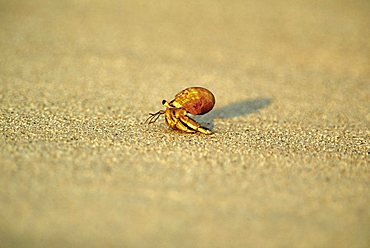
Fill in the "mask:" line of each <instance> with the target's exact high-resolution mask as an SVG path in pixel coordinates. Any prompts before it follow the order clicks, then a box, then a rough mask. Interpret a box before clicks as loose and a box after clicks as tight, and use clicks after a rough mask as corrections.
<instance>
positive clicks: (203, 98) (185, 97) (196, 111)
mask: <svg viewBox="0 0 370 248" xmlns="http://www.w3.org/2000/svg"><path fill="white" fill-rule="evenodd" d="M171 104H172V105H173V106H175V107H176V108H183V109H185V110H186V111H187V112H189V113H190V114H192V115H203V114H205V113H208V112H209V111H211V109H212V108H213V106H214V105H215V97H214V95H213V94H212V92H210V91H209V90H207V89H205V88H202V87H190V88H187V89H184V90H182V91H181V92H179V93H177V94H176V96H175V99H174V100H172V101H171Z"/></svg>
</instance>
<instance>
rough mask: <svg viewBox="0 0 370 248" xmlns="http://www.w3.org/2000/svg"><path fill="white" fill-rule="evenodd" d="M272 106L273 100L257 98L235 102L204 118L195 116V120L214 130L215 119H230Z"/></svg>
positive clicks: (217, 109)
mask: <svg viewBox="0 0 370 248" xmlns="http://www.w3.org/2000/svg"><path fill="white" fill-rule="evenodd" d="M270 104H271V98H257V99H252V100H243V101H240V102H234V103H231V104H229V105H226V106H224V107H221V108H216V109H215V110H213V111H211V112H210V113H209V114H206V115H204V116H194V119H195V120H196V121H198V122H200V123H201V124H203V125H205V126H206V127H207V128H209V129H211V130H213V129H214V120H215V119H229V118H234V117H240V116H245V115H248V114H252V113H255V112H257V111H259V110H260V109H263V108H266V107H267V106H268V105H270Z"/></svg>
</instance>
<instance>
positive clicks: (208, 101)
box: [146, 87, 215, 134]
mask: <svg viewBox="0 0 370 248" xmlns="http://www.w3.org/2000/svg"><path fill="white" fill-rule="evenodd" d="M162 104H163V105H164V106H165V107H166V109H165V110H159V111H158V112H156V113H149V115H150V116H149V118H148V119H147V120H146V122H148V124H151V123H154V122H156V121H157V120H158V118H159V117H160V116H161V115H163V114H164V116H165V121H166V124H167V125H168V126H169V127H170V128H172V129H175V130H181V131H184V132H187V133H195V132H201V133H204V134H211V133H212V132H211V131H210V130H209V129H207V128H205V127H202V126H201V125H200V124H199V123H198V122H196V121H195V120H193V119H192V118H190V117H189V116H188V114H189V113H190V114H192V115H203V114H205V113H208V112H209V111H211V109H212V108H213V106H214V105H215V97H214V95H213V94H212V92H210V91H209V90H207V89H205V88H202V87H190V88H187V89H184V90H182V91H180V92H179V93H177V94H176V96H175V99H173V100H172V101H170V102H167V101H166V100H163V101H162Z"/></svg>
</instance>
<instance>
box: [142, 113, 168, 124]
mask: <svg viewBox="0 0 370 248" xmlns="http://www.w3.org/2000/svg"><path fill="white" fill-rule="evenodd" d="M163 114H164V111H163V110H159V111H158V112H156V113H149V117H148V119H146V121H145V122H144V123H148V124H152V123H154V122H156V121H157V120H158V118H159V116H161V115H163Z"/></svg>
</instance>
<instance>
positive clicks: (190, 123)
mask: <svg viewBox="0 0 370 248" xmlns="http://www.w3.org/2000/svg"><path fill="white" fill-rule="evenodd" d="M175 114H176V118H178V119H180V121H181V122H182V123H184V124H185V125H186V127H189V128H190V129H193V130H195V131H198V132H201V133H204V134H211V133H212V132H211V131H210V130H208V129H205V128H203V127H202V126H201V125H200V124H199V123H198V122H196V121H195V120H193V119H192V118H190V117H189V116H187V115H186V111H185V110H183V109H178V111H176V113H175Z"/></svg>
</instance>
